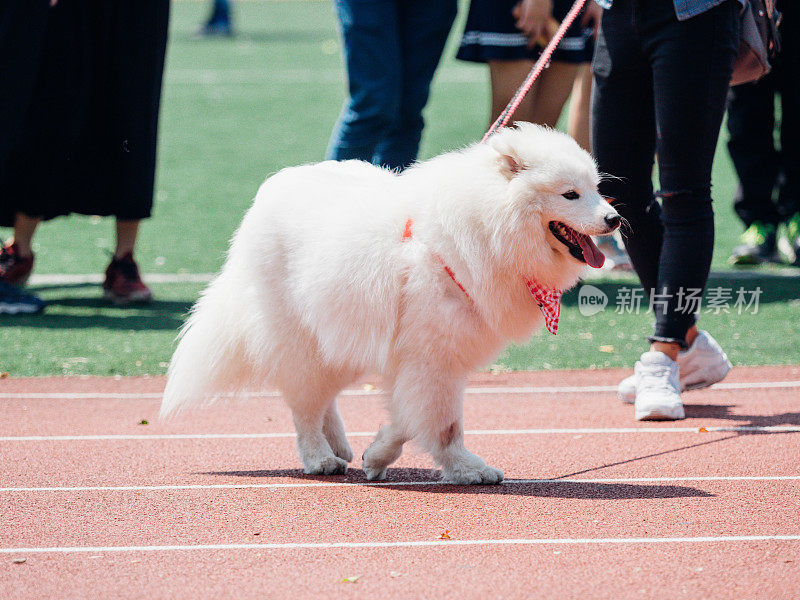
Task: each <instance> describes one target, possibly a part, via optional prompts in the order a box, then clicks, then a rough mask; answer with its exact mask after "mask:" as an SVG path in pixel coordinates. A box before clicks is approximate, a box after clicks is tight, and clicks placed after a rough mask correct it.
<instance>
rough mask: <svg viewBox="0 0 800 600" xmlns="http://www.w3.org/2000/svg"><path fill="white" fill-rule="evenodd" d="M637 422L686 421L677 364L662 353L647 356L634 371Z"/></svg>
mask: <svg viewBox="0 0 800 600" xmlns="http://www.w3.org/2000/svg"><path fill="white" fill-rule="evenodd" d="M634 372H635V373H636V378H637V380H636V401H635V403H634V404H635V408H636V410H635V414H636V420H637V421H674V420H678V419H683V418H685V416H686V415H685V414H684V412H683V404H682V403H681V384H680V380H679V375H678V363H677V362H675V361H674V360H672V359H671V358H670V357H669V356H667V355H666V354H664V353H663V352H645V353H644V354H642V358H641V359H640V360H639V362H637V363H636V366H635V367H634Z"/></svg>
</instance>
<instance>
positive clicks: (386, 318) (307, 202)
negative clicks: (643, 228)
mask: <svg viewBox="0 0 800 600" xmlns="http://www.w3.org/2000/svg"><path fill="white" fill-rule="evenodd" d="M599 180H600V177H599V175H598V172H597V168H596V165H595V163H594V161H593V159H592V158H591V157H590V156H589V154H588V153H586V152H585V151H583V150H582V149H581V148H580V147H579V146H578V145H577V144H576V143H575V142H574V141H573V140H572V139H571V138H569V137H568V136H566V135H564V134H562V133H559V132H557V131H554V130H551V129H546V128H544V127H539V126H537V125H532V124H529V123H519V124H517V126H516V127H515V128H506V129H503V130H501V131H500V132H499V133H496V134H495V135H493V136H492V137H491V138H489V140H488V141H487V142H486V143H480V144H474V145H472V146H469V147H468V148H465V149H463V150H460V151H456V152H450V153H447V154H444V155H441V156H438V157H436V158H433V159H431V160H428V161H425V162H421V163H418V164H415V165H414V166H412V167H411V168H409V169H407V170H406V171H404V172H402V173H399V174H397V173H394V172H392V171H389V170H386V169H382V168H379V167H376V166H373V165H371V164H368V163H366V162H361V161H346V162H332V161H327V162H322V163H318V164H312V165H305V166H300V167H294V168H287V169H284V170H282V171H280V172H279V173H277V174H276V175H274V176H272V177H270V178H269V179H267V181H266V182H265V183H264V184H263V185H262V186H261V188H260V189H259V191H258V194H257V195H256V198H255V202H254V203H253V206H252V207H251V208H250V210H249V211H248V212H247V214H246V215H245V217H244V220H243V221H242V224H241V226H240V227H239V229H238V231H237V232H236V234H235V235H234V237H233V241H232V242H231V247H230V250H229V252H228V257H227V260H226V262H225V265H224V267H223V269H222V271H221V272H220V274H219V275H218V276H217V277H216V278H215V279H214V280H213V282H211V284H210V285H209V286H208V288H207V289H206V290H205V291H204V292H203V294H202V296H201V298H200V299H199V300H198V302H197V304H196V305H195V307H194V308H193V310H192V312H191V315H190V317H189V319H188V321H187V323H186V325H185V326H184V328H183V330H182V332H181V336H180V342H179V344H178V347H177V349H176V351H175V355H174V356H173V358H172V363H171V364H170V367H169V374H168V382H167V386H166V390H165V392H164V399H163V403H162V405H161V415H162V417H166V416H167V415H169V414H170V413H173V412H175V411H177V410H178V409H182V408H185V407H188V406H190V405H195V404H200V403H203V402H205V401H209V400H212V399H214V398H215V397H216V396H218V395H220V394H223V393H226V392H238V391H244V390H254V389H259V388H260V389H263V388H264V387H265V386H270V387H277V388H278V389H279V390H280V392H281V393H282V396H283V398H284V400H285V401H286V403H287V404H288V405H289V407H290V408H291V410H292V415H293V417H294V424H295V428H296V430H297V448H298V451H299V454H300V458H301V460H302V462H303V465H304V467H305V472H306V473H309V474H334V473H343V472H344V471H345V470H346V468H347V465H348V463H349V462H350V461H351V460H352V458H353V451H352V450H351V448H350V444H349V443H348V441H347V437H346V435H345V430H344V424H343V422H342V419H341V417H340V416H339V412H338V410H337V406H336V396H337V394H338V393H339V392H340V391H341V390H342V389H343V388H344V387H345V386H347V385H348V384H350V383H352V382H353V381H355V380H356V379H358V378H359V377H360V376H361V375H363V374H366V373H378V374H380V375H381V376H382V377H383V381H384V383H385V388H386V389H387V392H388V393H390V395H391V400H390V401H389V412H390V414H391V424H389V425H385V426H383V427H382V428H381V429H380V431H379V432H378V434H377V437H376V438H375V440H374V441H373V443H372V444H371V445H370V446H369V447H368V448H367V450H366V451H365V452H364V456H363V468H364V472H365V474H366V477H367V478H368V479H371V480H374V479H383V478H384V477H385V476H386V468H387V467H388V465H390V464H391V463H392V462H394V461H395V460H397V458H398V457H399V456H400V453H401V451H402V448H403V444H405V442H407V441H409V440H415V441H416V442H417V443H418V444H420V445H421V446H422V447H423V448H424V449H425V450H426V451H427V452H429V453H430V454H431V456H432V457H433V459H434V460H435V461H436V463H437V464H438V465H440V466H441V468H442V474H443V478H444V480H445V481H449V482H452V483H457V484H476V483H498V482H500V481H502V479H503V473H502V472H501V471H500V470H498V469H496V468H493V467H490V466H487V465H486V463H485V462H484V461H483V460H482V459H481V458H480V457H478V456H476V455H475V454H472V453H471V452H469V451H468V450H467V449H466V448H465V446H464V439H463V438H464V428H463V418H462V416H463V409H462V402H463V393H464V386H465V382H466V378H467V375H468V374H469V373H470V372H471V371H473V370H475V369H476V368H478V367H480V366H482V365H486V364H488V363H489V362H490V361H491V360H492V358H494V357H495V356H496V355H497V354H498V353H499V352H500V351H501V350H502V349H503V347H504V346H505V345H506V344H507V343H508V342H509V341H512V340H516V341H523V340H527V339H528V338H529V337H530V335H531V333H532V332H533V331H534V329H535V328H536V327H538V326H540V325H541V324H542V323H543V322H544V320H545V318H544V316H543V311H542V309H540V306H539V305H540V304H541V301H540V300H538V299H537V297H536V296H534V295H532V291H530V289H529V287H530V285H529V284H532V285H534V286H536V287H538V288H539V289H543V290H564V289H567V288H569V287H571V286H572V285H574V284H575V283H576V282H577V280H578V278H579V275H580V274H581V271H582V270H583V269H584V267H585V266H586V264H587V263H588V264H589V265H591V266H594V267H599V266H601V265H602V262H603V255H602V253H601V252H600V251H599V250H598V249H597V247H596V246H595V244H594V243H593V242H592V240H591V238H590V237H589V236H594V235H604V234H608V233H611V232H612V231H614V230H615V229H616V228H617V227H618V225H619V222H620V216H619V215H618V214H617V213H616V211H615V210H614V209H613V208H612V207H611V206H610V205H609V204H608V203H607V202H606V201H605V200H604V199H603V198H602V197H601V196H600V194H599V193H598V192H597V185H598V182H599ZM556 294H557V292H556ZM556 302H557V300H556Z"/></svg>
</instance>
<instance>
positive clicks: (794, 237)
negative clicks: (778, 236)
mask: <svg viewBox="0 0 800 600" xmlns="http://www.w3.org/2000/svg"><path fill="white" fill-rule="evenodd" d="M786 237H787V238H788V239H789V245H790V246H791V247H792V252H793V253H794V261H793V262H794V266H796V267H800V212H796V213H794V214H793V215H792V216H791V217H789V220H788V221H786Z"/></svg>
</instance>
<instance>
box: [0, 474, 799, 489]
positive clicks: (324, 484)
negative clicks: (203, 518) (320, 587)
mask: <svg viewBox="0 0 800 600" xmlns="http://www.w3.org/2000/svg"><path fill="white" fill-rule="evenodd" d="M702 481H712V482H713V481H800V475H731V476H726V475H718V476H717V475H708V476H702V475H701V476H698V477H617V478H604V479H506V480H505V481H503V483H502V484H500V485H501V486H502V485H531V484H563V483H587V484H619V483H629V484H636V483H690V482H702ZM430 485H440V486H442V485H452V484H448V483H446V482H443V481H395V482H391V481H363V482H346V481H308V482H302V483H216V484H183V485H97V486H88V485H87V486H64V487H6V488H0V493H15V492H163V491H178V490H251V489H254V490H261V489H267V490H272V489H275V490H279V489H296V488H347V487H390V488H392V487H398V486H402V487H417V486H430Z"/></svg>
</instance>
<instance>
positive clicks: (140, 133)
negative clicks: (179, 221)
mask: <svg viewBox="0 0 800 600" xmlns="http://www.w3.org/2000/svg"><path fill="white" fill-rule="evenodd" d="M47 3H48V2H47V0H4V1H3V2H2V3H0V49H4V50H5V49H10V52H11V54H10V55H7V56H13V58H7V59H5V60H0V110H1V111H2V114H0V138H1V139H2V141H0V225H4V226H10V225H12V224H13V221H14V215H15V213H17V212H21V213H23V214H26V215H28V216H31V217H41V218H43V219H50V218H53V217H56V216H59V215H65V214H69V213H72V212H75V213H80V214H87V215H113V216H116V217H118V218H120V219H142V218H146V217H149V216H150V212H151V209H152V205H153V184H154V178H155V165H156V141H157V129H158V111H159V104H160V99H161V80H162V74H163V70H164V54H165V50H166V41H167V29H168V22H169V0H59V2H58V4H57V5H56V6H55V7H53V8H49V9H47V10H42V5H43V4H44V5H46V4H47ZM42 32H43V33H42Z"/></svg>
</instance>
